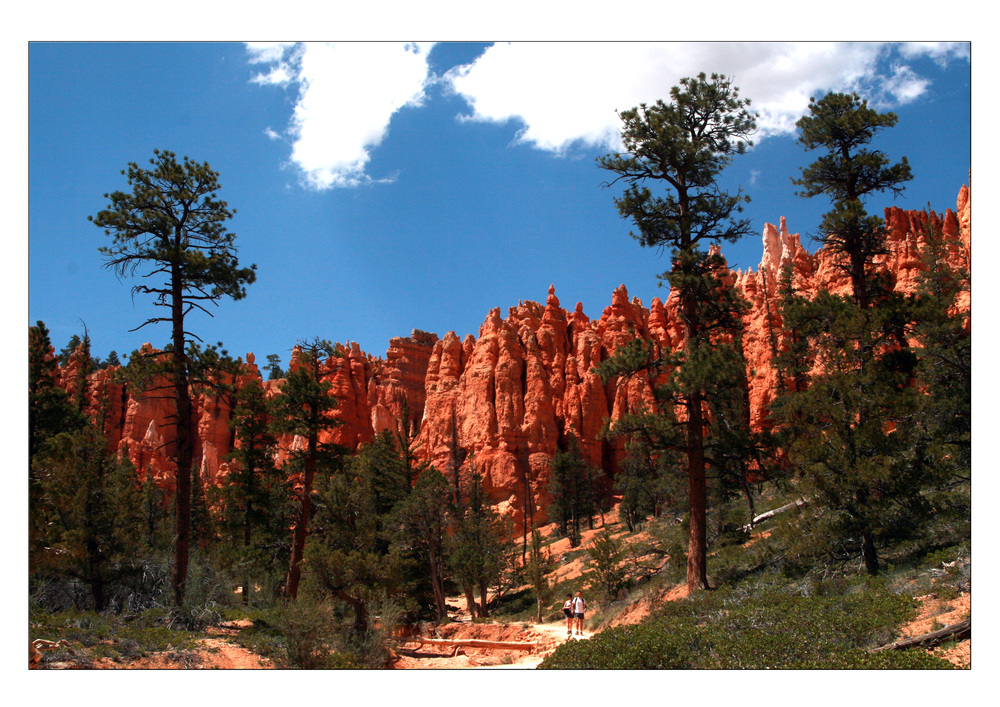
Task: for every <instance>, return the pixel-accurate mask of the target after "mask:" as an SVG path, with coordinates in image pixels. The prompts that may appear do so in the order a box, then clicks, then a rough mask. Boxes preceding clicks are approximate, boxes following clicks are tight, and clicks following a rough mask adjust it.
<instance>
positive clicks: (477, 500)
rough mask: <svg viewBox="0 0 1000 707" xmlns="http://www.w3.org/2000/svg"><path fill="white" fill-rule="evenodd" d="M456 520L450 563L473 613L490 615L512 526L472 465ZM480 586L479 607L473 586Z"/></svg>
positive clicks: (511, 549) (506, 561)
mask: <svg viewBox="0 0 1000 707" xmlns="http://www.w3.org/2000/svg"><path fill="white" fill-rule="evenodd" d="M456 518H457V519H456V523H455V528H454V532H453V533H452V535H451V536H450V550H449V552H448V559H449V566H450V568H451V570H452V573H453V576H454V578H455V581H457V582H458V583H459V584H460V585H461V587H462V588H463V591H464V592H465V596H466V600H467V603H468V605H469V612H470V614H472V616H476V614H478V615H479V616H480V617H486V616H489V611H488V589H489V587H491V586H494V585H495V584H497V583H498V582H499V580H500V577H501V575H502V573H503V571H504V568H505V567H506V566H507V565H508V564H509V556H510V555H511V553H513V552H514V547H513V545H512V544H511V541H510V538H511V535H512V530H511V528H510V527H509V525H508V524H507V523H505V522H504V519H503V518H502V517H501V516H500V515H499V514H498V513H497V512H496V511H495V510H494V509H493V507H492V506H491V505H490V504H489V498H487V496H486V494H485V492H484V490H483V482H482V476H481V475H480V474H479V473H478V472H477V471H476V470H475V469H474V468H473V469H472V471H471V473H470V474H469V480H468V483H467V484H466V487H465V493H464V494H463V495H462V503H461V505H459V506H458V507H456ZM475 589H478V590H479V605H478V607H477V605H476V601H475V597H474V590H475Z"/></svg>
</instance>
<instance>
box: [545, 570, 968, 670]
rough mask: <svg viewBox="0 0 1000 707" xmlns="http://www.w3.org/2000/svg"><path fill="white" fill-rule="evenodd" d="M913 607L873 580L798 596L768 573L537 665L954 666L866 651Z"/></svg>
mask: <svg viewBox="0 0 1000 707" xmlns="http://www.w3.org/2000/svg"><path fill="white" fill-rule="evenodd" d="M914 614H915V602H913V600H912V599H909V598H907V597H902V596H899V595H896V594H893V593H891V592H890V591H888V590H887V589H886V588H885V587H884V586H883V585H882V584H881V583H878V582H871V581H860V582H855V583H854V584H852V585H844V586H836V585H831V586H829V587H827V588H826V589H824V594H822V595H820V594H816V593H812V594H810V595H806V596H803V595H802V593H801V592H797V591H795V590H794V589H791V590H790V589H789V588H788V587H783V586H781V584H780V582H777V581H775V580H773V579H770V580H767V581H760V582H757V583H756V584H753V585H742V586H741V587H739V588H737V589H735V590H734V589H730V588H723V589H719V590H717V591H714V592H703V593H701V594H699V595H697V596H695V597H694V598H692V599H689V600H686V601H681V602H673V603H671V604H670V605H669V606H667V607H665V608H664V609H663V610H661V611H660V612H659V613H657V614H656V615H654V616H652V617H650V618H649V619H647V620H646V621H645V622H643V623H642V624H639V625H636V626H625V627H615V628H611V629H608V630H606V631H604V632H602V633H600V634H598V635H597V636H595V637H594V638H592V639H591V640H590V641H574V642H570V643H567V644H563V645H561V646H560V647H559V648H557V649H556V651H555V652H554V653H553V654H552V655H550V656H549V657H547V658H546V659H545V660H544V661H543V662H542V664H541V665H540V666H539V667H540V668H577V669H595V668H596V669H641V670H648V669H684V668H703V669H716V670H732V669H765V668H796V667H814V668H819V667H827V668H848V667H853V668H864V667H899V668H907V669H909V668H950V667H952V666H951V665H950V664H949V663H947V661H942V660H940V659H934V658H932V659H931V660H927V659H925V658H924V657H917V658H913V657H905V656H904V657H900V656H889V657H881V656H882V654H881V653H879V654H869V653H867V649H869V648H872V647H874V646H877V645H882V644H884V643H888V642H890V641H891V640H892V639H893V638H894V637H895V627H896V626H898V625H899V624H901V623H903V622H904V621H906V620H908V619H909V618H911V617H912V616H913V615H914ZM869 656H872V657H869ZM927 657H930V656H927Z"/></svg>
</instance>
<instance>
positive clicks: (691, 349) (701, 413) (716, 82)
mask: <svg viewBox="0 0 1000 707" xmlns="http://www.w3.org/2000/svg"><path fill="white" fill-rule="evenodd" d="M670 98H671V100H670V102H669V103H665V102H663V101H662V100H658V101H657V102H656V104H655V105H652V106H649V105H646V104H642V105H640V106H639V107H637V108H632V109H631V110H627V111H624V112H622V113H621V118H622V122H623V123H624V127H623V129H622V134H621V135H622V142H623V143H624V146H625V153H623V154H612V155H607V156H605V157H602V158H600V159H599V161H598V163H599V165H600V166H601V167H603V168H604V169H607V170H609V171H611V172H614V173H615V174H616V175H617V177H616V178H615V179H614V181H613V182H612V183H615V182H618V181H623V182H625V183H626V184H627V185H628V188H627V189H626V191H625V193H624V195H623V196H621V197H620V198H617V199H615V204H616V205H617V207H618V211H619V213H620V214H621V215H622V216H623V217H625V218H629V219H631V220H632V221H633V222H634V223H635V226H636V228H637V232H634V233H633V234H632V235H633V237H634V238H636V239H637V240H638V241H639V243H640V244H641V245H643V246H646V247H651V248H657V249H665V250H667V251H668V253H669V257H670V261H671V269H670V270H669V271H668V272H666V273H664V274H663V275H661V276H660V277H661V279H663V280H665V281H667V282H668V283H669V284H670V288H671V291H672V293H673V291H676V297H677V301H678V304H679V313H680V319H681V322H682V324H683V327H684V343H683V350H682V351H681V352H679V355H678V356H677V357H676V359H674V361H672V362H673V363H676V365H677V367H676V369H675V371H674V373H673V374H672V383H671V387H672V392H673V396H674V398H675V400H676V402H677V403H678V404H680V405H681V406H682V407H683V410H684V417H685V419H684V420H683V421H682V422H683V424H684V427H685V429H684V441H683V447H684V454H685V456H686V458H687V462H686V472H687V477H688V505H689V511H690V520H691V523H690V536H689V538H688V567H687V584H688V586H689V587H690V588H691V589H692V590H696V589H705V588H708V577H707V574H706V567H707V537H706V502H707V501H706V458H705V447H704V436H705V427H706V422H707V419H706V412H707V410H706V406H707V404H708V403H709V402H710V401H708V400H706V388H707V387H708V386H709V384H710V382H711V381H713V380H715V379H716V378H717V377H718V371H719V368H720V366H722V367H726V366H729V365H731V358H732V357H731V356H726V355H725V354H723V353H720V351H719V346H720V344H723V343H727V340H728V343H731V341H732V335H733V331H734V330H735V329H738V327H739V326H740V311H739V307H738V306H737V303H736V302H735V299H734V297H733V295H732V292H731V290H728V289H727V288H725V287H723V286H722V284H721V282H720V281H719V279H718V274H719V272H720V269H721V268H722V267H723V266H724V261H723V260H722V258H721V255H720V254H719V253H718V251H717V250H715V249H712V248H709V249H708V251H707V252H706V251H705V250H703V247H704V246H705V245H706V244H718V243H719V242H720V241H727V242H733V241H736V240H738V239H739V238H742V237H743V236H745V235H748V234H750V233H751V227H750V223H749V221H748V220H747V219H743V218H740V213H741V212H742V209H743V205H744V204H745V203H746V202H747V201H748V198H747V197H746V196H745V195H744V194H743V193H742V190H739V191H737V193H736V194H730V193H727V192H726V191H724V190H723V189H722V188H721V187H720V186H719V183H718V180H719V176H720V174H721V173H722V171H723V169H725V167H726V166H727V165H728V164H729V163H730V161H731V160H732V158H733V156H734V155H737V154H741V153H742V152H743V151H744V150H745V148H746V146H747V145H749V144H751V143H750V136H751V135H752V134H753V132H754V131H755V129H756V119H755V116H754V115H753V114H752V113H750V111H749V110H748V106H749V100H747V99H743V98H740V96H739V89H738V88H737V87H736V86H735V85H734V84H733V82H732V81H731V80H730V79H729V78H727V77H725V76H720V75H717V74H712V76H711V77H710V78H709V77H707V76H706V75H705V74H699V75H698V76H697V77H696V78H685V79H682V80H681V85H680V86H675V87H673V88H672V89H671V90H670ZM653 185H655V186H657V187H661V188H664V189H665V190H666V192H665V193H664V194H662V195H654V194H653V191H652V190H651V188H650V187H651V186H653ZM614 368H615V366H614V365H612V366H611V367H607V368H605V374H610V373H611V372H613V371H614ZM618 372H623V371H622V369H621V368H619V369H618Z"/></svg>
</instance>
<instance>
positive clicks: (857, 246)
mask: <svg viewBox="0 0 1000 707" xmlns="http://www.w3.org/2000/svg"><path fill="white" fill-rule="evenodd" d="M896 122H897V118H896V115H895V114H894V113H878V112H876V111H874V110H872V109H870V108H869V107H868V102H867V101H865V100H862V99H861V97H860V96H858V95H857V94H853V93H852V94H845V93H828V94H827V95H825V96H824V97H823V98H822V99H820V100H818V101H817V100H815V99H810V102H809V115H806V116H803V117H802V118H800V119H799V121H798V122H797V123H796V126H797V127H798V128H799V131H800V133H799V144H801V145H802V146H803V147H804V148H805V149H806V150H816V149H820V150H823V151H824V152H825V154H824V155H822V156H821V157H820V158H819V159H817V160H816V161H815V162H813V163H812V164H811V165H809V166H808V167H805V168H803V170H802V177H801V178H800V179H793V180H792V183H793V184H796V185H798V186H801V187H802V188H803V189H802V191H800V192H798V194H799V196H802V197H806V198H810V197H814V196H819V195H820V194H823V195H826V196H827V197H829V199H830V200H831V202H832V204H833V209H832V210H831V211H829V212H827V213H826V214H824V215H823V220H822V222H821V223H820V225H819V228H820V234H819V236H818V237H817V238H818V240H819V241H820V242H821V243H822V244H823V245H824V247H826V248H827V249H828V250H830V251H832V252H833V253H836V254H838V255H840V256H843V257H842V259H841V260H840V261H837V262H836V263H835V264H836V265H838V266H839V267H841V268H842V269H843V270H844V271H845V272H847V273H848V274H849V275H850V277H851V282H852V286H853V288H854V301H855V302H856V303H857V304H858V305H859V306H861V307H862V308H865V307H867V306H868V304H869V301H870V293H869V290H870V288H871V287H872V282H871V276H872V274H873V273H872V272H871V270H870V267H871V263H872V259H873V258H874V257H875V256H876V255H879V254H883V253H885V252H886V243H885V235H884V232H883V227H884V224H883V222H882V219H880V218H878V217H877V216H868V214H867V212H866V211H865V207H864V200H865V197H867V196H868V195H870V194H873V193H878V192H883V191H887V190H888V191H892V192H893V193H894V194H899V193H901V192H902V190H903V187H902V184H903V182H906V181H908V180H910V179H912V178H913V175H912V174H911V173H910V166H909V163H908V162H907V161H906V158H905V157H903V158H902V160H900V162H899V163H897V164H895V165H891V166H890V164H889V158H888V157H886V156H885V155H884V154H883V153H882V152H880V151H879V150H872V149H869V148H868V145H869V144H870V143H871V141H872V139H873V138H874V137H875V134H876V133H877V132H878V131H880V130H882V129H884V128H891V127H892V126H894V125H895V124H896Z"/></svg>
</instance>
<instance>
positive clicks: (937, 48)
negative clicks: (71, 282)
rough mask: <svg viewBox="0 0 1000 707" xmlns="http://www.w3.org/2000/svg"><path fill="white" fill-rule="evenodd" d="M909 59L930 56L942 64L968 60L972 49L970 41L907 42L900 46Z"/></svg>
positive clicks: (902, 52)
mask: <svg viewBox="0 0 1000 707" xmlns="http://www.w3.org/2000/svg"><path fill="white" fill-rule="evenodd" d="M899 51H900V53H901V54H902V55H903V56H904V57H906V58H907V59H913V58H916V57H920V56H928V57H930V58H931V59H933V60H934V62H935V63H937V64H938V65H940V66H947V65H948V63H949V62H950V61H951V60H953V59H956V60H959V61H968V60H969V58H970V55H971V51H972V45H971V44H970V43H969V42H906V43H905V44H903V45H902V46H900V48H899Z"/></svg>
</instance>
